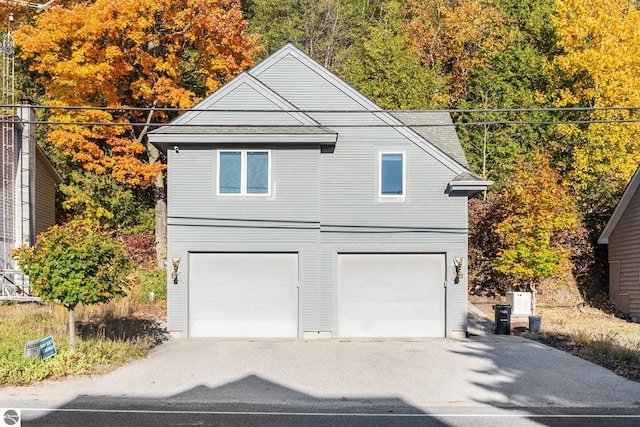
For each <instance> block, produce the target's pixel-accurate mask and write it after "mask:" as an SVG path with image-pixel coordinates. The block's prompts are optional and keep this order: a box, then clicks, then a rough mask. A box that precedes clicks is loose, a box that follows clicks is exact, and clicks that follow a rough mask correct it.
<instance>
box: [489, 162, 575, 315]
mask: <svg viewBox="0 0 640 427" xmlns="http://www.w3.org/2000/svg"><path fill="white" fill-rule="evenodd" d="M500 204H501V205H502V209H504V218H503V220H502V221H501V222H499V223H497V224H496V225H495V228H494V231H495V233H497V234H498V235H499V236H500V237H501V241H502V243H501V245H500V248H499V250H498V254H497V258H496V259H495V261H494V264H493V268H494V269H495V270H496V271H498V272H500V273H502V274H504V275H505V276H507V277H508V278H510V279H511V280H512V281H513V284H514V286H518V285H520V283H518V282H519V281H525V282H526V283H527V284H528V285H529V287H530V288H531V290H532V292H533V296H534V308H535V293H536V287H535V286H536V283H537V282H538V281H539V280H540V279H541V278H543V277H551V276H554V275H556V274H559V273H560V272H561V271H562V270H563V268H570V267H569V266H570V263H569V261H570V257H571V251H570V250H569V249H567V248H564V247H562V245H561V244H559V242H558V239H557V238H555V236H556V235H557V234H558V233H559V232H562V231H565V230H573V229H576V228H577V227H578V226H579V222H578V219H577V212H576V208H575V198H574V197H572V196H571V195H570V193H569V191H568V190H567V188H566V186H565V185H564V184H563V183H562V182H561V178H560V174H559V173H558V172H557V171H556V170H555V169H554V168H553V167H552V166H551V164H550V158H549V156H547V155H544V154H535V155H534V156H533V159H532V161H525V162H522V163H521V164H520V166H519V168H518V170H517V171H516V173H515V174H514V176H513V178H512V179H511V181H509V183H508V184H507V185H506V186H505V187H504V189H503V190H502V193H501V195H500Z"/></svg>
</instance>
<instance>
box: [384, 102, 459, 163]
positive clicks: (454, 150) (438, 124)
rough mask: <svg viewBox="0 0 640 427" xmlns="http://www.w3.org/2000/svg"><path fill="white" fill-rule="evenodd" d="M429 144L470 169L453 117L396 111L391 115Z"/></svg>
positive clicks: (438, 113)
mask: <svg viewBox="0 0 640 427" xmlns="http://www.w3.org/2000/svg"><path fill="white" fill-rule="evenodd" d="M391 114H392V115H393V116H394V117H395V118H397V119H398V120H400V121H401V122H402V123H404V124H406V125H408V126H409V127H410V128H411V130H413V131H414V132H416V133H417V134H418V135H420V136H421V137H422V138H424V139H425V140H426V141H427V142H430V143H432V144H433V145H435V146H436V147H438V148H439V149H440V150H442V152H444V153H445V154H447V155H448V156H449V157H451V158H452V159H453V160H455V161H456V162H458V163H460V164H461V165H462V166H464V167H465V168H467V169H469V163H468V162H467V158H466V157H465V155H464V152H463V151H462V145H460V140H459V139H458V134H457V133H456V130H455V127H454V125H453V121H452V120H451V115H450V114H449V113H447V112H446V111H394V112H392V113H391Z"/></svg>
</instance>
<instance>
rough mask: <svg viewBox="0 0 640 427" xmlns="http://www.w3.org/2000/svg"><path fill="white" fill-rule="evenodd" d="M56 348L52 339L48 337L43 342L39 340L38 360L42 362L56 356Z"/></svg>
mask: <svg viewBox="0 0 640 427" xmlns="http://www.w3.org/2000/svg"><path fill="white" fill-rule="evenodd" d="M57 353H58V352H57V351H56V346H55V344H54V343H53V337H52V336H48V337H46V338H45V339H43V340H40V358H41V359H42V360H44V359H48V358H50V357H53V356H55V355H56V354H57Z"/></svg>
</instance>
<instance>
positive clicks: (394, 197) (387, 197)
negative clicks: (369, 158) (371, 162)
mask: <svg viewBox="0 0 640 427" xmlns="http://www.w3.org/2000/svg"><path fill="white" fill-rule="evenodd" d="M383 154H401V155H402V194H382V155H383ZM406 197H407V153H406V152H405V151H402V150H385V151H379V152H378V200H380V201H396V202H404V200H405V198H406Z"/></svg>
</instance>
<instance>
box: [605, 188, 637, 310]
mask: <svg viewBox="0 0 640 427" xmlns="http://www.w3.org/2000/svg"><path fill="white" fill-rule="evenodd" d="M638 236H640V192H636V193H635V194H634V195H633V197H632V199H631V202H630V203H629V206H628V207H627V209H626V211H625V212H624V214H623V216H622V217H621V219H620V221H619V222H618V224H617V226H616V228H615V230H614V231H613V232H612V233H611V236H610V237H609V261H610V262H619V263H620V266H619V273H620V274H619V287H618V289H619V292H615V290H616V289H615V288H616V287H611V288H610V289H611V290H612V291H613V292H611V294H610V298H611V300H612V301H613V302H614V303H616V305H617V306H618V307H619V308H620V309H626V308H627V307H628V313H629V315H631V316H640V238H639V237H638ZM615 279H616V280H617V279H618V278H615Z"/></svg>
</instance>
